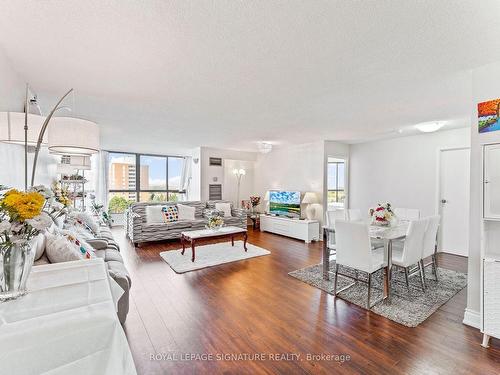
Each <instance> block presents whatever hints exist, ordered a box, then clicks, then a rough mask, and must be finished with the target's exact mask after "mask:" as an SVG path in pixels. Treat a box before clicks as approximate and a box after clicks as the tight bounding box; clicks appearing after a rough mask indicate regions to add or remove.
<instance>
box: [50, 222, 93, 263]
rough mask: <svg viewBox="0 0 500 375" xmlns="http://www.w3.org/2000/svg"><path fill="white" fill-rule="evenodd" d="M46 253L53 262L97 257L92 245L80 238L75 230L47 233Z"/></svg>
mask: <svg viewBox="0 0 500 375" xmlns="http://www.w3.org/2000/svg"><path fill="white" fill-rule="evenodd" d="M45 253H46V255H47V257H48V258H49V260H50V262H51V263H60V262H70V261H73V260H81V259H91V258H95V257H96V255H95V252H94V249H93V248H92V246H90V245H89V244H87V243H86V242H85V241H83V240H81V239H79V238H78V237H77V236H76V235H75V234H74V233H73V232H70V231H66V230H63V231H61V233H60V234H51V233H46V246H45Z"/></svg>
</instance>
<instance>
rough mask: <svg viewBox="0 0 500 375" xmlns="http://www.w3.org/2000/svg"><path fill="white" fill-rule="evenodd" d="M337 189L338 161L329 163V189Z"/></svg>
mask: <svg viewBox="0 0 500 375" xmlns="http://www.w3.org/2000/svg"><path fill="white" fill-rule="evenodd" d="M335 189H337V163H328V190H335Z"/></svg>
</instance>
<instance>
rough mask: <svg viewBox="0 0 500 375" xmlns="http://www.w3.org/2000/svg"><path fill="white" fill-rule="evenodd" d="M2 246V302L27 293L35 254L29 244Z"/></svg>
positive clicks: (0, 295) (0, 296) (0, 269)
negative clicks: (27, 284) (27, 283)
mask: <svg viewBox="0 0 500 375" xmlns="http://www.w3.org/2000/svg"><path fill="white" fill-rule="evenodd" d="M0 246H1V247H0V301H7V300H11V299H16V298H18V297H20V296H23V295H25V294H26V293H27V290H26V282H27V281H28V276H29V274H30V272H31V267H32V266H33V258H34V255H35V254H34V252H33V251H32V250H31V244H30V243H28V242H24V243H19V244H17V243H16V244H2V245H0Z"/></svg>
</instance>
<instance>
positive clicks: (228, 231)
mask: <svg viewBox="0 0 500 375" xmlns="http://www.w3.org/2000/svg"><path fill="white" fill-rule="evenodd" d="M239 235H243V249H245V251H247V239H248V234H247V230H246V229H243V228H239V227H222V228H221V229H219V230H213V229H202V230H191V231H185V232H181V243H182V251H181V254H182V255H184V252H185V251H186V242H191V251H192V253H193V255H192V257H191V262H194V259H195V257H196V255H195V247H196V243H197V242H198V241H200V240H203V239H209V238H231V245H232V246H234V237H236V236H239Z"/></svg>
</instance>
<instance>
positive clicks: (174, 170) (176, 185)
mask: <svg viewBox="0 0 500 375" xmlns="http://www.w3.org/2000/svg"><path fill="white" fill-rule="evenodd" d="M183 163H184V158H172V157H169V158H168V190H180V189H181V186H180V183H181V172H182V165H183Z"/></svg>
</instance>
